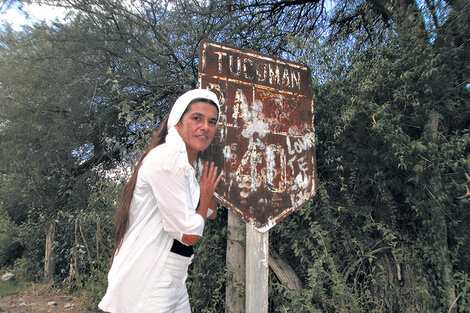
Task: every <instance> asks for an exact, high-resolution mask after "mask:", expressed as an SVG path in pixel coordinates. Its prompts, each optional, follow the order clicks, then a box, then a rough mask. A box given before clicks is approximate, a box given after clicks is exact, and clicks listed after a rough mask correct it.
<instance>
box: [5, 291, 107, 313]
mask: <svg viewBox="0 0 470 313" xmlns="http://www.w3.org/2000/svg"><path fill="white" fill-rule="evenodd" d="M0 312H2V313H42V312H44V313H88V312H98V311H90V310H87V309H86V308H85V306H84V305H83V301H81V300H80V299H79V298H77V297H73V296H70V295H65V294H60V293H55V294H49V295H47V294H42V293H41V294H34V293H31V292H29V294H26V293H24V292H23V293H22V294H19V295H14V296H4V297H0Z"/></svg>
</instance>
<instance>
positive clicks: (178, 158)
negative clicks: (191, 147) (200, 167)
mask: <svg viewBox="0 0 470 313" xmlns="http://www.w3.org/2000/svg"><path fill="white" fill-rule="evenodd" d="M142 167H144V168H147V169H151V170H152V171H164V172H172V173H177V172H180V171H183V172H184V173H185V174H186V175H188V174H190V173H189V172H191V170H194V169H193V167H192V166H191V165H190V164H189V162H188V156H187V154H186V151H181V150H179V149H172V147H170V146H168V145H166V144H161V145H159V146H157V147H155V148H153V149H152V150H150V152H149V153H148V154H147V156H146V157H145V159H144V161H143V164H142ZM188 171H189V172H188Z"/></svg>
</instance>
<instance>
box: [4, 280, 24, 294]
mask: <svg viewBox="0 0 470 313" xmlns="http://www.w3.org/2000/svg"><path fill="white" fill-rule="evenodd" d="M22 289H23V287H22V286H21V285H20V284H19V283H17V282H15V281H3V280H0V297H3V296H11V295H16V294H18V293H20V291H21V290H22Z"/></svg>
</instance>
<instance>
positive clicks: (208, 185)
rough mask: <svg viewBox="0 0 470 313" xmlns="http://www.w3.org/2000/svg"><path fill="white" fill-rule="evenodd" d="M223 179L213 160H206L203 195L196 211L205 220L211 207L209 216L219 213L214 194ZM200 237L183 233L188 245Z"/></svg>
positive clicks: (212, 216) (201, 185) (202, 183)
mask: <svg viewBox="0 0 470 313" xmlns="http://www.w3.org/2000/svg"><path fill="white" fill-rule="evenodd" d="M221 179H222V173H220V174H219V175H217V166H215V165H214V163H213V162H211V163H210V164H209V162H206V163H205V164H204V169H203V171H202V176H201V179H200V181H199V187H200V190H201V195H200V200H199V206H198V208H197V210H196V213H197V214H199V215H201V216H202V218H203V219H204V221H205V220H206V219H207V218H208V217H207V211H208V209H209V208H210V209H211V210H212V211H213V213H212V214H211V215H210V216H209V218H215V216H216V215H217V203H216V202H215V200H214V198H213V195H214V192H215V189H216V188H217V185H218V184H219V182H220V180H221ZM198 238H199V236H197V235H187V234H183V238H182V241H183V243H185V244H187V245H188V246H192V245H194V244H195V243H196V241H197V239H198Z"/></svg>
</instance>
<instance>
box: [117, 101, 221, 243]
mask: <svg viewBox="0 0 470 313" xmlns="http://www.w3.org/2000/svg"><path fill="white" fill-rule="evenodd" d="M194 102H207V103H209V104H212V105H214V106H215V107H216V108H217V114H218V113H219V108H218V106H217V105H216V104H215V103H214V102H213V101H212V100H210V99H205V98H197V99H193V100H192V101H191V102H190V103H189V104H188V106H187V107H186V110H185V111H184V113H183V114H182V115H181V117H183V116H184V115H185V114H186V112H187V111H188V110H189V109H190V108H191V105H192V104H193V103H194ZM168 116H169V115H167V117H165V119H163V120H162V122H161V124H160V126H159V127H158V129H157V132H156V133H155V135H154V136H153V138H152V140H150V142H149V144H148V146H147V149H146V150H145V152H144V154H143V155H142V157H141V158H140V160H139V163H137V165H136V167H135V169H134V172H133V173H132V176H131V178H130V179H129V181H128V182H127V183H126V184H125V185H124V188H123V190H122V194H121V201H120V202H119V205H118V207H117V208H116V212H115V215H114V243H115V245H116V250H119V248H120V247H121V244H122V240H123V239H124V235H125V234H126V231H127V227H128V226H129V211H130V207H131V201H132V195H133V194H134V189H135V185H136V184H137V175H138V174H139V169H140V166H141V165H142V162H143V160H144V159H145V157H146V156H147V154H149V152H150V151H151V150H152V149H153V148H155V147H157V146H159V145H161V144H163V143H165V137H166V135H167V134H168ZM180 120H181V119H180Z"/></svg>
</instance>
